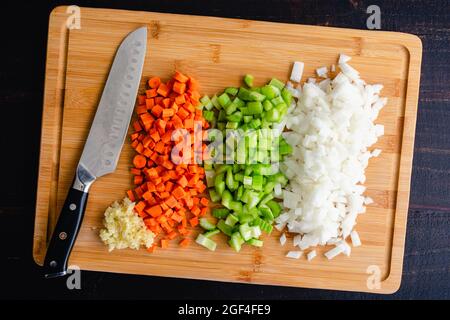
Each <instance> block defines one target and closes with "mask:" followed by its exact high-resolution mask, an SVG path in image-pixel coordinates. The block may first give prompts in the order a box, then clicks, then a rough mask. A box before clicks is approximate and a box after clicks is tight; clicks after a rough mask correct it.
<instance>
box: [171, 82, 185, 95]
mask: <svg viewBox="0 0 450 320" xmlns="http://www.w3.org/2000/svg"><path fill="white" fill-rule="evenodd" d="M172 90H173V91H175V92H176V93H179V94H183V93H184V91H186V83H182V82H179V81H175V82H174V84H173V89H172Z"/></svg>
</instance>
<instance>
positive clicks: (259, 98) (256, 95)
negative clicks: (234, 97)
mask: <svg viewBox="0 0 450 320" xmlns="http://www.w3.org/2000/svg"><path fill="white" fill-rule="evenodd" d="M250 99H251V100H252V101H260V102H261V101H264V100H265V99H266V96H265V95H263V94H262V93H259V92H257V91H251V92H250Z"/></svg>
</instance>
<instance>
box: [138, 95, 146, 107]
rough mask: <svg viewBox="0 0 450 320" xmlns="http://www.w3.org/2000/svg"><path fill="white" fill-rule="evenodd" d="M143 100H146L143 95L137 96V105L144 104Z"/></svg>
mask: <svg viewBox="0 0 450 320" xmlns="http://www.w3.org/2000/svg"><path fill="white" fill-rule="evenodd" d="M145 98H146V96H145V95H142V94H141V95H138V104H139V105H141V104H144V103H145Z"/></svg>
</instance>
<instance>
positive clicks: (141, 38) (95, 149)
mask: <svg viewBox="0 0 450 320" xmlns="http://www.w3.org/2000/svg"><path fill="white" fill-rule="evenodd" d="M146 47H147V28H146V27H142V28H139V29H137V30H135V31H133V32H132V33H130V34H129V35H128V36H127V37H126V38H125V39H124V40H123V41H122V43H121V45H120V47H119V49H118V50H117V53H116V56H115V58H114V62H113V64H112V67H111V70H110V72H109V76H108V80H107V81H106V85H105V88H104V89H103V93H102V96H101V99H100V102H99V105H98V107H97V112H96V114H95V117H94V121H93V122H92V126H91V130H90V132H89V135H88V138H87V141H86V144H85V146H84V149H83V153H82V155H81V159H80V162H79V163H78V168H77V177H76V178H77V179H78V180H79V181H78V182H79V183H80V184H81V185H79V186H77V181H75V182H76V183H75V184H74V187H75V188H77V189H81V190H82V191H87V189H88V188H89V185H90V183H92V181H94V180H95V178H98V177H100V176H103V175H105V174H108V173H111V172H113V171H114V170H115V168H116V166H117V162H118V160H119V155H120V151H121V150H122V145H123V143H124V140H125V136H126V134H127V131H128V125H129V123H130V119H131V115H132V113H133V109H134V104H135V101H136V95H137V91H138V88H139V82H140V79H141V75H142V68H143V65H144V59H145V53H146ZM77 179H76V180H77Z"/></svg>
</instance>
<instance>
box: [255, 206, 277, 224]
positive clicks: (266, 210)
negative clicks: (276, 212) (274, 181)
mask: <svg viewBox="0 0 450 320" xmlns="http://www.w3.org/2000/svg"><path fill="white" fill-rule="evenodd" d="M259 212H261V214H262V216H263V217H264V219H266V220H269V221H272V220H273V219H275V218H274V216H273V214H272V210H270V208H269V207H268V206H266V205H262V206H260V207H259Z"/></svg>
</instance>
